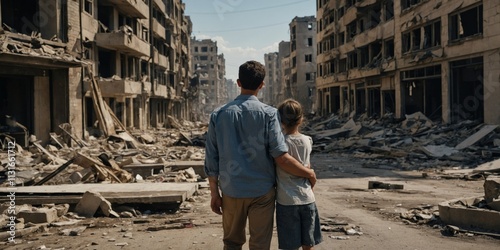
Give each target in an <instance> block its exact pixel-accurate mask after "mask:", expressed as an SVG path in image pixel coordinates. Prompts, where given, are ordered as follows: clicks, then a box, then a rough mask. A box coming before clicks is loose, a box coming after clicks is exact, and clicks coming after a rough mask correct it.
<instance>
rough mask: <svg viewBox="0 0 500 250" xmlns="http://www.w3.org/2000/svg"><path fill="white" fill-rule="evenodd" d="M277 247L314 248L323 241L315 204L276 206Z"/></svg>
mask: <svg viewBox="0 0 500 250" xmlns="http://www.w3.org/2000/svg"><path fill="white" fill-rule="evenodd" d="M276 223H277V224H278V225H277V228H278V246H279V248H280V249H297V248H299V247H301V246H314V245H317V244H319V243H320V242H322V241H323V239H322V237H321V225H320V222H319V214H318V208H317V207H316V203H314V202H313V203H310V204H306V205H291V206H284V205H280V204H278V203H277V204H276Z"/></svg>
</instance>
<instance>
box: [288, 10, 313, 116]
mask: <svg viewBox="0 0 500 250" xmlns="http://www.w3.org/2000/svg"><path fill="white" fill-rule="evenodd" d="M290 61H291V67H290V68H291V72H290V73H291V80H290V85H289V86H287V87H288V92H289V93H290V94H291V96H289V97H292V98H294V99H296V100H297V101H298V102H300V103H301V104H302V106H303V108H304V112H306V113H313V112H315V98H316V84H315V79H316V18H315V17H314V16H307V17H295V18H294V19H293V20H292V22H291V23H290Z"/></svg>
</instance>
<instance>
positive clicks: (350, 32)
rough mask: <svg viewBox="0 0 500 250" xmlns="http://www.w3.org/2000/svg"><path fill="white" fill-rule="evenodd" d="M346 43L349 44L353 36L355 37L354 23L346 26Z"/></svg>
mask: <svg viewBox="0 0 500 250" xmlns="http://www.w3.org/2000/svg"><path fill="white" fill-rule="evenodd" d="M346 32H347V41H346V42H350V41H351V40H352V38H353V37H354V36H356V34H357V31H356V21H353V22H351V23H350V24H348V25H347V31H346Z"/></svg>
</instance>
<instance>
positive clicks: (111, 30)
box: [0, 0, 192, 144]
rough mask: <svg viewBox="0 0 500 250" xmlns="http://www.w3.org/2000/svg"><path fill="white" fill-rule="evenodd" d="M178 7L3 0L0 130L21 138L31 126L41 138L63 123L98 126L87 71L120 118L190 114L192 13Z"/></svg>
mask: <svg viewBox="0 0 500 250" xmlns="http://www.w3.org/2000/svg"><path fill="white" fill-rule="evenodd" d="M184 9H185V4H184V3H182V1H181V0H134V1H132V0H126V1H123V0H79V1H69V0H38V1H31V0H29V1H28V0H16V1H13V0H5V1H1V4H0V10H1V12H0V23H1V24H2V26H1V27H2V28H1V29H0V101H1V103H2V105H0V126H1V127H0V129H1V131H0V133H3V132H8V133H9V134H10V136H13V137H15V138H16V141H17V142H18V143H20V144H21V142H24V143H22V144H27V136H28V134H33V135H35V136H36V137H37V139H38V140H41V141H42V142H43V143H46V142H47V141H48V140H49V133H50V132H53V131H59V125H60V124H64V123H69V124H71V128H72V132H73V133H74V134H76V135H80V136H83V134H84V131H90V132H91V134H95V133H94V131H97V130H93V129H91V128H97V127H98V126H97V125H96V121H97V119H96V112H95V110H94V105H93V99H92V94H91V91H90V90H91V89H90V82H91V80H92V78H94V79H96V81H97V82H98V84H99V87H100V89H101V94H102V96H103V98H104V100H105V102H106V103H107V105H108V106H109V107H110V109H111V110H112V111H113V112H114V114H115V115H116V117H117V118H118V120H119V121H120V122H121V123H122V124H123V125H124V126H125V127H126V128H136V129H147V128H148V127H165V126H169V124H168V119H167V118H168V116H173V117H174V118H177V119H187V118H188V116H189V109H190V108H191V107H190V105H191V99H190V98H189V96H190V93H189V89H188V88H187V87H186V84H184V83H188V82H189V79H190V64H191V63H190V51H189V46H190V39H189V37H190V36H191V30H192V23H191V21H190V18H189V17H188V16H185V15H184ZM9 120H10V121H14V122H16V123H17V124H19V125H21V126H23V127H24V128H21V127H20V126H11V125H9V124H8V121H9ZM97 134H98V133H97Z"/></svg>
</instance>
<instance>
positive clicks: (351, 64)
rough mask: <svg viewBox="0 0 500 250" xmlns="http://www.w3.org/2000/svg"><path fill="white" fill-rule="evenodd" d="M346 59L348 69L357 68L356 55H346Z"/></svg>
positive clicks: (352, 53)
mask: <svg viewBox="0 0 500 250" xmlns="http://www.w3.org/2000/svg"><path fill="white" fill-rule="evenodd" d="M347 58H348V59H349V61H348V63H349V69H355V68H357V67H358V53H357V52H351V53H349V54H347Z"/></svg>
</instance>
